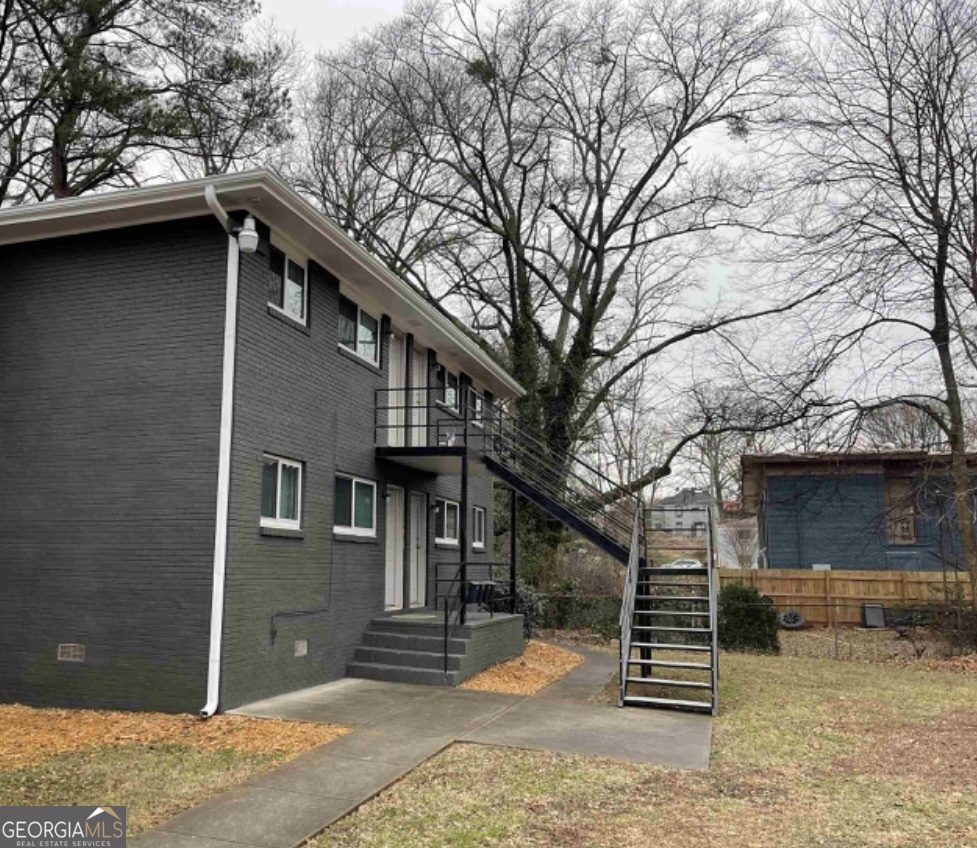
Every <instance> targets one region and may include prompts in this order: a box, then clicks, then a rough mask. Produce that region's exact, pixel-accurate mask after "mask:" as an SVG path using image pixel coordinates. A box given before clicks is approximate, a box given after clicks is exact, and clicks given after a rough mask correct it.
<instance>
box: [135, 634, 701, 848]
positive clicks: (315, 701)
mask: <svg viewBox="0 0 977 848" xmlns="http://www.w3.org/2000/svg"><path fill="white" fill-rule="evenodd" d="M581 653H582V654H583V655H584V657H585V662H584V664H583V665H581V666H579V667H578V668H577V669H574V671H572V672H571V673H570V674H569V675H567V676H566V677H565V678H564V679H563V680H562V681H558V682H557V683H555V684H553V685H552V686H550V687H548V688H547V689H545V690H543V692H542V693H540V694H539V695H538V696H537V697H534V698H526V697H522V696H517V695H501V694H497V693H491V692H477V691H469V690H462V689H448V688H434V687H426V686H412V685H407V684H402V683H386V682H381V681H374V680H360V679H356V680H353V679H348V680H341V681H338V682H336V683H329V684H326V685H323V686H316V687H313V688H311V689H305V690H302V691H300V692H293V693H290V694H288V695H282V696H279V697H276V698H269V699H267V700H265V701H260V702H258V703H254V704H249V705H247V706H245V707H242V708H240V709H238V710H233V712H235V713H240V714H244V715H252V716H259V717H267V718H276V719H292V720H298V721H312V722H322V723H329V724H344V725H347V726H350V727H352V728H354V729H353V731H352V732H351V733H349V734H347V735H346V736H343V737H341V738H340V739H337V740H336V741H334V742H331V743H329V744H328V745H324V746H322V747H321V748H317V749H316V750H314V751H310V752H309V753H307V754H304V755H302V756H300V757H297V758H296V759H294V760H292V761H290V762H288V763H286V764H285V765H283V766H281V767H280V768H278V769H275V770H274V771H272V772H270V773H268V774H266V775H264V776H262V777H259V778H256V779H255V780H252V781H249V782H248V783H245V784H242V785H241V786H239V787H237V788H235V789H232V790H230V791H228V792H226V793H224V794H223V795H220V796H218V797H217V798H214V799H212V800H210V801H207V802H205V803H203V804H201V805H200V806H199V807H196V808H194V809H192V810H188V811H187V812H185V813H182V814H180V815H178V816H176V817H175V818H173V819H171V820H170V821H168V822H165V823H164V824H163V825H161V826H160V827H159V828H158V829H157V830H155V831H151V832H149V833H146V834H143V835H141V836H139V837H138V838H136V839H135V840H134V841H133V846H134V848H233V846H235V845H237V846H247V848H296V846H298V845H300V844H301V843H302V842H304V841H305V840H306V839H308V838H309V837H311V836H313V835H314V834H317V833H319V832H320V831H322V830H323V829H325V828H326V827H327V826H328V825H330V824H332V823H333V822H334V821H336V820H337V819H339V818H342V817H343V816H344V815H346V814H347V813H349V812H350V811H351V810H353V809H355V808H356V807H358V806H359V805H360V804H362V803H364V802H365V801H367V800H369V799H370V798H372V797H373V796H374V795H376V794H377V793H378V792H379V791H381V790H382V789H384V788H385V787H387V786H389V785H390V784H391V783H393V782H394V781H396V780H398V779H400V778H401V777H403V776H404V775H405V774H407V773H408V772H410V771H411V770H412V769H413V768H415V767H416V766H418V765H419V764H420V763H422V762H424V761H425V760H427V759H429V758H430V757H432V756H434V755H435V754H437V753H438V752H439V751H442V750H443V749H444V748H446V747H448V746H449V745H450V744H452V743H453V742H457V741H462V742H471V743H477V744H487V745H498V746H501V747H509V748H526V749H533V750H548V751H560V752H563V753H571V754H587V755H593V756H599V757H610V758H614V759H620V760H627V761H629V762H637V763H653V764H657V765H665V766H672V767H676V768H687V769H704V768H707V767H708V765H709V744H710V734H711V730H710V728H711V721H710V719H709V717H708V716H699V715H689V714H683V713H665V712H659V711H652V710H635V709H632V710H619V709H617V708H616V707H612V706H601V705H597V704H593V703H590V698H592V697H593V696H594V695H595V694H597V693H598V692H600V691H601V690H602V689H603V688H604V686H605V685H606V684H607V682H608V681H609V680H610V679H611V678H612V677H613V675H614V673H615V671H616V670H617V661H616V658H615V657H614V656H613V655H611V654H605V653H601V652H597V651H581Z"/></svg>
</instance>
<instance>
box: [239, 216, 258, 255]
mask: <svg viewBox="0 0 977 848" xmlns="http://www.w3.org/2000/svg"><path fill="white" fill-rule="evenodd" d="M235 233H236V234H237V243H238V244H239V245H240V247H241V253H254V252H255V251H256V250H257V249H258V230H257V229H256V228H255V224H254V218H252V217H251V216H250V215H248V217H247V218H245V219H244V223H243V224H242V225H241V226H240V227H235Z"/></svg>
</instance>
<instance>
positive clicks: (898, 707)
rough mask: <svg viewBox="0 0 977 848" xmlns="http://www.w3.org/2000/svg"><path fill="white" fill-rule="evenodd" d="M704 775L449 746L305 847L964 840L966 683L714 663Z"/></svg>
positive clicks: (894, 673)
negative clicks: (713, 712) (715, 713)
mask: <svg viewBox="0 0 977 848" xmlns="http://www.w3.org/2000/svg"><path fill="white" fill-rule="evenodd" d="M720 705H721V709H722V714H721V715H720V717H719V718H718V719H717V720H716V721H715V723H714V737H713V765H712V768H711V769H710V770H709V771H708V772H704V773H697V772H684V771H678V770H669V769H664V768H656V767H650V766H640V765H632V764H625V763H619V762H613V761H608V760H601V759H596V758H586V757H574V756H566V755H560V754H549V753H539V752H530V751H512V750H505V749H496V748H488V747H484V746H465V745H456V746H453V747H452V748H450V749H448V750H447V751H446V752H444V753H443V754H441V755H440V756H439V757H436V758H434V759H433V760H430V761H428V762H427V763H425V764H424V765H423V766H421V767H420V768H418V769H417V770H415V771H414V772H412V773H411V774H410V775H409V776H408V777H407V778H406V779H405V780H403V781H401V782H400V783H398V784H397V785H395V786H394V787H391V788H390V789H389V790H388V791H386V792H384V793H383V794H381V795H380V796H379V797H378V798H376V799H375V800H374V801H372V802H370V803H369V804H367V805H366V806H365V807H363V808H361V809H360V810H359V811H358V812H357V813H355V814H354V815H352V816H350V817H348V818H346V819H345V820H343V821H341V822H339V823H337V824H336V825H334V826H333V827H331V828H330V829H329V830H328V831H326V833H325V834H323V835H322V836H321V837H320V838H319V840H317V843H316V848H346V846H350V847H351V846H357V848H360V846H362V848H370V847H371V846H377V847H378V848H379V846H385V848H406V846H466V845H472V846H474V845H478V846H523V845H546V846H568V847H569V846H589V847H590V848H612V846H614V847H615V848H617V846H621V848H628V846H646V845H649V844H657V843H660V844H664V845H677V846H682V848H718V846H724V848H725V846H731V845H737V846H770V845H777V844H790V845H792V846H800V847H801V848H815V846H820V847H821V848H823V846H828V848H903V846H910V845H911V846H914V848H915V846H934V848H942V846H946V848H949V846H954V848H956V846H963V845H977V679H974V678H972V677H970V676H967V675H961V674H952V673H945V672H939V671H932V670H920V669H916V668H904V667H900V666H881V665H873V664H868V663H838V662H834V661H832V660H821V659H807V658H797V657H764V656H746V655H735V654H726V655H724V656H723V659H722V680H721V700H720Z"/></svg>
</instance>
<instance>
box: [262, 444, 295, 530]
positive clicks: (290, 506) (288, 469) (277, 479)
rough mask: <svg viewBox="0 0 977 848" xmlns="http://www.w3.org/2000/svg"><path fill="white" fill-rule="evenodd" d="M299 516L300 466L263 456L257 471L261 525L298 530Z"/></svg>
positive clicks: (289, 460)
mask: <svg viewBox="0 0 977 848" xmlns="http://www.w3.org/2000/svg"><path fill="white" fill-rule="evenodd" d="M301 515H302V464H301V463H300V462H294V461H293V460H291V459H283V458H282V457H280V456H265V459H264V465H263V467H262V471H261V526H262V527H279V528H284V529H288V530H298V529H300V527H301V524H302V522H301Z"/></svg>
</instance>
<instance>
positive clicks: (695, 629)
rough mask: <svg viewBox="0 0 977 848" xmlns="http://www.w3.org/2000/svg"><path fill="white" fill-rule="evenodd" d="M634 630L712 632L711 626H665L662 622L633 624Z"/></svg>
mask: <svg viewBox="0 0 977 848" xmlns="http://www.w3.org/2000/svg"><path fill="white" fill-rule="evenodd" d="M631 629H632V630H665V631H669V632H671V633H712V628H710V627H665V626H664V625H661V624H641V625H638V624H633V625H631Z"/></svg>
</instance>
